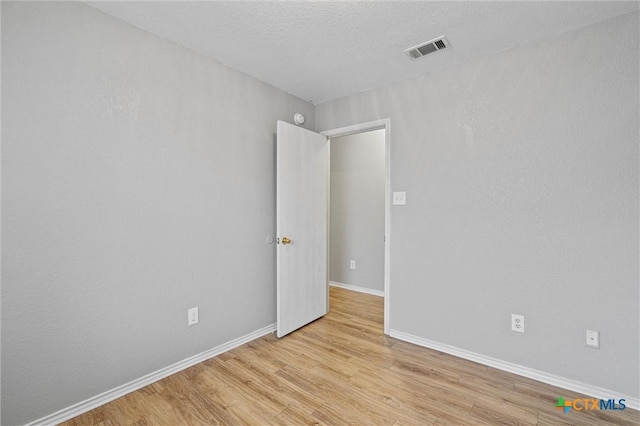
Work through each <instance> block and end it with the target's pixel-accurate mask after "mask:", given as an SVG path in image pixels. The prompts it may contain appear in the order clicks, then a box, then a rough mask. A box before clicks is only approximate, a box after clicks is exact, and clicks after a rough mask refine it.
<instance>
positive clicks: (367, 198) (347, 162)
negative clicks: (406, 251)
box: [329, 129, 385, 291]
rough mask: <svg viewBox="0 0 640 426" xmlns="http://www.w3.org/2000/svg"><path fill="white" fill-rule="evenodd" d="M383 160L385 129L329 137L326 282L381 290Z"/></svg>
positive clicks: (383, 197)
mask: <svg viewBox="0 0 640 426" xmlns="http://www.w3.org/2000/svg"><path fill="white" fill-rule="evenodd" d="M384 160H385V130H384V129H382V130H374V131H372V132H365V133H357V134H353V135H348V136H342V137H337V138H331V220H330V223H331V238H330V241H331V244H330V246H331V247H330V250H329V253H330V271H329V279H330V280H331V281H334V282H338V283H342V284H348V285H352V286H358V287H364V288H368V289H371V290H378V291H383V290H384V200H385V193H384V191H385V165H384ZM351 260H355V261H356V269H350V266H349V262H350V261H351Z"/></svg>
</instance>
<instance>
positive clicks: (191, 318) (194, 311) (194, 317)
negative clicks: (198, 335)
mask: <svg viewBox="0 0 640 426" xmlns="http://www.w3.org/2000/svg"><path fill="white" fill-rule="evenodd" d="M187 316H188V325H194V324H197V323H198V308H197V307H196V308H191V309H189V310H188V311H187Z"/></svg>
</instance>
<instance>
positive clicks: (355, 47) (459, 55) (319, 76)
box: [88, 0, 639, 104]
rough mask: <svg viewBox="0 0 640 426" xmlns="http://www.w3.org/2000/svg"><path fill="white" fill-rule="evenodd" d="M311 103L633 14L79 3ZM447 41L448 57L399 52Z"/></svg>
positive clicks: (561, 8)
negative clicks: (410, 55) (410, 56)
mask: <svg viewBox="0 0 640 426" xmlns="http://www.w3.org/2000/svg"><path fill="white" fill-rule="evenodd" d="M88 3H89V4H90V5H92V6H94V7H97V8H99V9H101V10H103V11H105V12H107V13H109V14H112V15H114V16H116V17H118V18H120V19H122V20H124V21H127V22H130V23H132V24H134V25H137V26H139V27H141V28H144V29H146V30H148V31H150V32H152V33H154V34H156V35H159V36H161V37H163V38H166V39H169V40H173V41H175V42H177V43H179V44H181V45H183V46H186V47H188V48H190V49H192V50H194V51H196V52H198V53H200V54H201V55H204V56H207V57H210V58H213V59H215V60H217V61H219V62H221V63H223V64H226V65H227V66H229V67H231V68H234V69H237V70H239V71H242V72H244V73H246V74H248V75H251V76H253V77H255V78H257V79H259V80H262V81H265V82H267V83H270V84H272V85H273V86H276V87H278V88H280V89H282V90H285V91H286V92H289V93H291V94H294V95H296V96H298V97H300V98H302V99H305V100H308V101H311V102H313V103H316V104H317V103H321V102H324V101H327V100H331V99H335V98H338V97H342V96H346V95H349V94H352V93H356V92H360V91H363V90H366V89H369V88H372V87H376V86H380V85H383V84H385V83H389V82H391V81H397V80H402V79H405V78H408V77H411V76H414V75H417V74H423V73H427V72H430V71H433V70H435V69H440V68H443V67H446V66H450V65H452V64H456V63H459V62H464V61H468V60H469V59H471V58H473V57H475V56H479V55H486V54H489V53H492V52H497V51H500V50H504V49H508V48H510V47H513V46H518V45H522V44H525V43H529V42H532V41H534V40H538V39H542V38H547V37H550V36H553V35H556V34H560V33H563V32H566V31H570V30H573V29H577V28H580V27H583V26H586V25H589V24H592V23H595V22H599V21H602V20H605V19H608V18H611V17H614V16H618V15H622V14H625V13H629V12H632V11H636V10H638V5H639V3H638V2H637V1H630V2H611V1H605V2H590V1H589V2H578V1H569V2H540V1H534V2H430V1H416V2H412V1H359V2H355V1H339V2H326V1H313V2H311V1H300V0H299V1H289V2H284V1H206V2H205V1H200V2H196V1H181V2H166V1H142V2H131V1H127V2H94V1H90V2H88ZM441 35H446V36H447V38H448V40H449V42H450V43H451V47H452V48H451V49H450V50H448V51H444V52H441V53H438V54H436V55H431V56H428V57H425V58H424V59H420V60H418V61H415V62H414V61H411V60H410V59H408V57H407V56H406V55H405V54H404V53H403V50H404V49H406V48H408V47H412V46H414V45H416V44H419V43H421V42H424V41H428V40H431V39H433V38H435V37H438V36H441Z"/></svg>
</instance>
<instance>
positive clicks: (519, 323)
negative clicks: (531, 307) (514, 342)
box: [511, 314, 524, 333]
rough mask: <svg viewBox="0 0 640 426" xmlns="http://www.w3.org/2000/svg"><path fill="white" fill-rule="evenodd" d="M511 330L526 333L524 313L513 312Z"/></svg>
mask: <svg viewBox="0 0 640 426" xmlns="http://www.w3.org/2000/svg"><path fill="white" fill-rule="evenodd" d="M511 331H517V332H518V333H524V315H516V314H511Z"/></svg>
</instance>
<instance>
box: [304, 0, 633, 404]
mask: <svg viewBox="0 0 640 426" xmlns="http://www.w3.org/2000/svg"><path fill="white" fill-rule="evenodd" d="M638 34H639V31H638V14H637V13H633V14H629V15H625V16H622V17H618V18H614V19H611V20H609V21H605V22H603V23H600V24H597V25H593V26H590V27H587V28H584V29H581V30H578V31H574V32H570V33H566V34H564V35H560V36H558V37H555V38H553V39H549V40H543V41H540V42H539V43H536V44H532V45H528V46H523V47H519V48H514V49H511V50H508V51H503V52H500V53H497V54H494V55H490V56H486V57H483V58H480V59H478V60H474V61H472V62H469V63H466V64H460V65H456V66H453V67H451V68H448V69H446V70H442V71H439V72H435V73H432V74H429V75H424V76H421V77H416V78H413V79H410V80H405V81H402V82H398V83H394V84H389V85H386V86H384V87H380V88H376V89H372V90H369V91H366V92H363V93H359V94H356V95H353V96H349V97H346V98H342V99H338V100H335V101H332V102H327V103H324V104H320V105H318V106H317V107H316V128H317V129H320V130H325V129H333V128H338V127H343V126H348V125H353V124H357V123H363V122H368V121H372V120H376V119H382V118H387V117H389V118H390V119H391V186H392V190H394V191H406V192H407V205H406V206H393V208H392V212H391V234H392V239H391V267H390V273H391V277H390V278H391V297H390V303H391V321H390V326H391V329H392V330H397V331H400V332H404V333H407V334H410V335H413V336H417V337H419V338H421V339H429V340H432V341H436V342H440V343H444V344H448V345H452V346H455V347H458V348H462V349H465V350H467V351H471V352H475V353H479V354H482V355H485V356H489V357H494V358H498V359H501V360H504V361H508V362H511V363H515V364H519V365H523V366H526V367H529V368H534V369H538V370H542V371H545V372H547V373H551V374H555V375H558V376H561V377H565V378H569V379H573V380H578V381H581V382H584V383H587V384H591V385H594V386H599V387H603V388H607V389H611V390H614V391H616V392H619V393H621V394H623V395H629V396H633V397H636V398H637V397H638V396H639V394H638V392H639V389H640V386H639V383H638V377H639V371H638V359H639V358H640V354H639V351H638V349H639V346H640V342H639V335H640V330H639V322H640V321H639V303H638V302H639V294H638V281H639V276H638V259H639V253H638V219H639V216H638V141H639V114H640V111H639V107H638V92H639V85H638V75H639V69H638V63H639V53H638V52H639V42H638V38H639V36H638ZM454 48H455V46H454ZM443 54H446V52H445V53H443ZM424 60H429V59H428V58H426V59H424ZM512 313H516V314H523V315H525V318H526V320H525V322H526V333H525V334H519V333H514V332H511V331H510V315H511V314H512ZM585 329H596V330H599V331H600V333H601V349H599V350H594V349H589V348H587V347H586V346H585ZM612 397H613V396H612Z"/></svg>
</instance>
